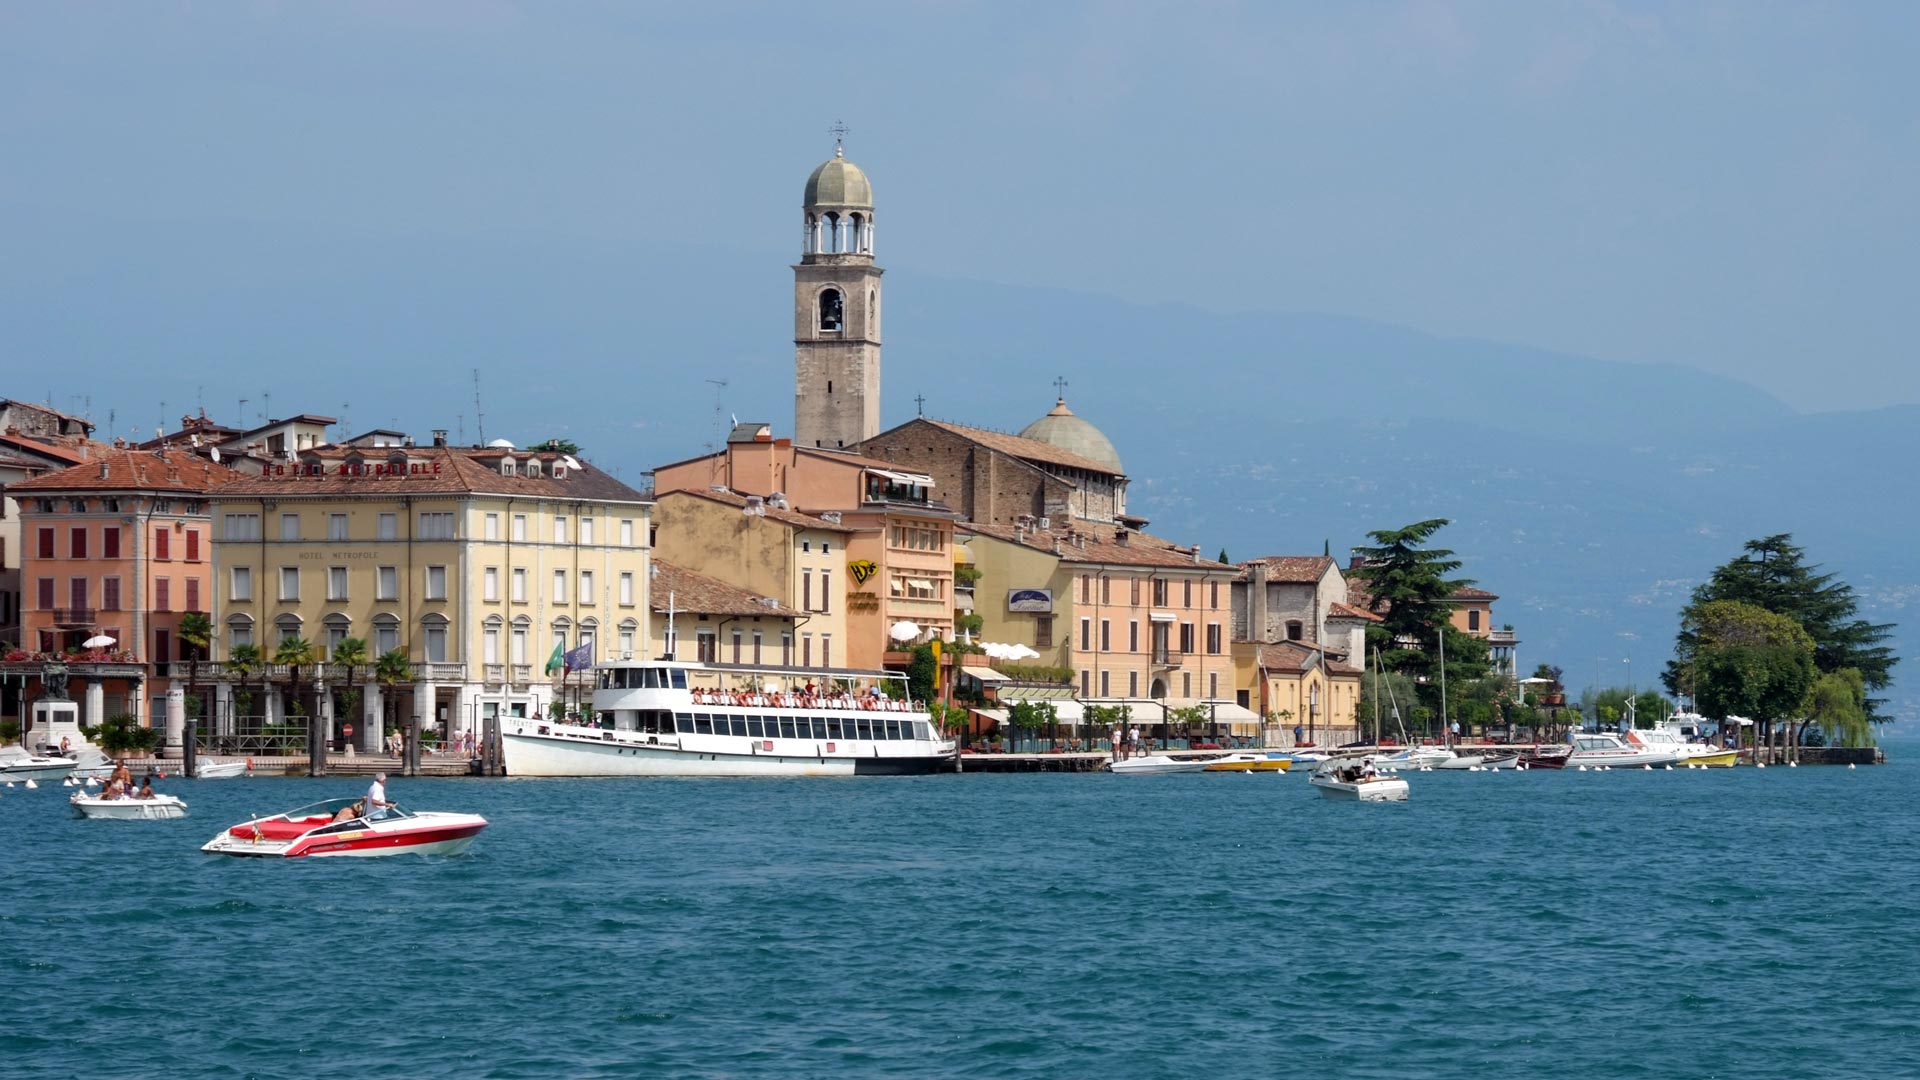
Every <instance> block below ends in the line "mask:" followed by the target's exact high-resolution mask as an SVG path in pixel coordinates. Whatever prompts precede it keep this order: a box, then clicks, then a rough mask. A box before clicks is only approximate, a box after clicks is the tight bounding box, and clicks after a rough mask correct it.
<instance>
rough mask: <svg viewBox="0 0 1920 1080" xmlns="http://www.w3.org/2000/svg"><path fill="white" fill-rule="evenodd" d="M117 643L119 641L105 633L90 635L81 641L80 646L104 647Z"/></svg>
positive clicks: (90, 647) (89, 647) (87, 647)
mask: <svg viewBox="0 0 1920 1080" xmlns="http://www.w3.org/2000/svg"><path fill="white" fill-rule="evenodd" d="M117 644H119V642H117V641H115V640H113V639H112V638H110V637H108V636H107V635H105V634H95V635H93V636H92V637H90V638H88V639H87V640H85V641H83V642H81V643H80V647H81V648H83V649H104V648H106V647H107V646H109V645H117Z"/></svg>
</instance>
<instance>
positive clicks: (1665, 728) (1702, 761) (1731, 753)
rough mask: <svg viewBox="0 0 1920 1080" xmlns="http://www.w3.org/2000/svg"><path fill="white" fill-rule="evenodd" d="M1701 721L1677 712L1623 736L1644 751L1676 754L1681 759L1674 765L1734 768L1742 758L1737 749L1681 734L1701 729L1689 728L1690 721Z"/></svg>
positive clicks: (1693, 726)
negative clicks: (1692, 739) (1655, 723)
mask: <svg viewBox="0 0 1920 1080" xmlns="http://www.w3.org/2000/svg"><path fill="white" fill-rule="evenodd" d="M1699 719H1700V718H1699V717H1697V716H1695V715H1693V714H1692V713H1683V712H1676V713H1674V714H1673V716H1671V717H1669V718H1667V719H1666V720H1663V721H1661V722H1660V723H1659V724H1658V725H1656V726H1654V727H1651V728H1631V729H1629V730H1627V731H1626V732H1625V735H1624V737H1625V739H1626V741H1627V742H1628V743H1630V744H1632V745H1634V746H1637V747H1640V748H1642V749H1645V750H1650V751H1655V752H1660V753H1669V754H1673V755H1675V756H1676V757H1677V758H1678V760H1676V761H1675V762H1674V764H1676V765H1683V766H1690V767H1693V768H1705V769H1731V768H1733V766H1734V763H1735V762H1736V761H1737V760H1738V759H1739V757H1740V752H1739V751H1738V750H1729V749H1725V748H1723V747H1718V746H1713V745H1710V744H1708V743H1705V742H1693V741H1691V740H1689V739H1688V738H1687V737H1686V736H1685V735H1683V734H1682V732H1683V731H1687V730H1698V726H1697V724H1692V725H1690V724H1688V721H1698V720H1699Z"/></svg>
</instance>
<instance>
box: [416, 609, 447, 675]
mask: <svg viewBox="0 0 1920 1080" xmlns="http://www.w3.org/2000/svg"><path fill="white" fill-rule="evenodd" d="M420 634H421V637H422V638H424V639H425V644H426V647H427V662H428V663H430V664H444V663H446V662H447V620H445V619H442V618H437V617H434V616H429V617H427V618H426V619H423V620H421V623H420Z"/></svg>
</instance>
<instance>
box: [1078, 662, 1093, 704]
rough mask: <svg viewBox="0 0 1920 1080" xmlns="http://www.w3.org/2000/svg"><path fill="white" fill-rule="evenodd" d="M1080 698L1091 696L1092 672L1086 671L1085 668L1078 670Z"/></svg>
mask: <svg viewBox="0 0 1920 1080" xmlns="http://www.w3.org/2000/svg"><path fill="white" fill-rule="evenodd" d="M1080 696H1081V697H1092V696H1093V672H1091V671H1088V670H1087V669H1086V668H1081V669H1080Z"/></svg>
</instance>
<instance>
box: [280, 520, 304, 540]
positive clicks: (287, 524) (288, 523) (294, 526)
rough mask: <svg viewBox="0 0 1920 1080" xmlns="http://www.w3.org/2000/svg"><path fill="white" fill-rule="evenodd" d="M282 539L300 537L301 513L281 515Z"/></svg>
mask: <svg viewBox="0 0 1920 1080" xmlns="http://www.w3.org/2000/svg"><path fill="white" fill-rule="evenodd" d="M280 539H282V540H298V539H300V515H299V514H281V515H280Z"/></svg>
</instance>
